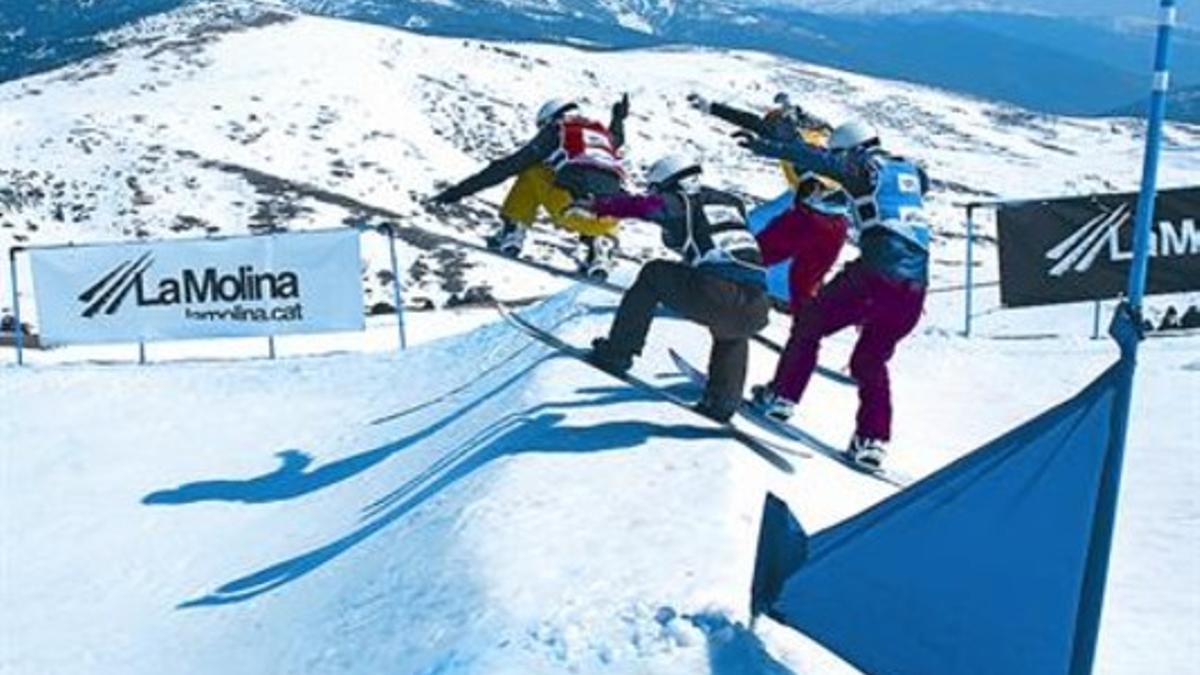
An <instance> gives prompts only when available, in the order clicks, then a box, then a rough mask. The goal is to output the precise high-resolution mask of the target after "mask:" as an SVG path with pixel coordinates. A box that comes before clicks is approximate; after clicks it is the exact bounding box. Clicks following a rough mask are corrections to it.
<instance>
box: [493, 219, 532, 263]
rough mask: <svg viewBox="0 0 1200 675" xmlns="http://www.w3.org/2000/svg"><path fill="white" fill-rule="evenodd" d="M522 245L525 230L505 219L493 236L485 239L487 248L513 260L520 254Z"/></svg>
mask: <svg viewBox="0 0 1200 675" xmlns="http://www.w3.org/2000/svg"><path fill="white" fill-rule="evenodd" d="M524 244H525V228H524V227H522V226H520V225H518V224H516V223H514V222H512V221H511V220H507V219H506V220H504V222H503V224H502V225H501V226H500V229H499V230H497V231H496V233H495V234H493V235H491V236H490V237H488V238H487V247H488V248H490V249H492V250H493V251H499V252H500V253H503V254H504V255H507V256H511V257H513V258H515V257H517V256H518V255H520V254H521V247H522V246H523V245H524Z"/></svg>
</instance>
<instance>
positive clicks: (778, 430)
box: [670, 349, 913, 488]
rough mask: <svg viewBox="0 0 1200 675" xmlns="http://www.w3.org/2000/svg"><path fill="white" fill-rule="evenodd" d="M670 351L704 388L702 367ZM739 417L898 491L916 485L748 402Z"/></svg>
mask: <svg viewBox="0 0 1200 675" xmlns="http://www.w3.org/2000/svg"><path fill="white" fill-rule="evenodd" d="M670 352H671V360H672V361H674V362H675V367H676V368H678V369H679V372H680V373H681V374H683V376H684V377H686V378H688V379H689V380H691V382H692V383H693V384H695V385H696V386H697V387H700V388H703V387H704V386H705V385H707V384H708V377H707V376H706V375H705V374H704V373H703V372H702V371H701V370H700V369H699V368H697V367H696V366H694V365H692V364H691V363H689V362H688V360H687V359H685V358H683V356H681V355H680V354H679V353H678V352H676V351H675V350H674V349H672V350H670ZM738 414H739V415H741V416H742V417H743V418H745V419H746V420H748V421H750V422H752V423H754V424H755V425H757V426H758V427H759V428H761V429H763V430H765V431H769V432H771V433H774V434H778V435H779V436H783V437H784V438H790V439H792V440H794V441H798V442H800V443H801V444H803V445H804V446H806V447H809V448H812V449H813V450H815V451H817V452H818V453H820V454H822V455H824V456H826V457H828V458H829V459H832V460H834V461H835V462H837V463H839V464H841V465H842V466H844V467H846V468H848V469H851V470H853V471H856V472H858V473H861V474H864V475H866V476H870V477H872V478H875V479H877V480H881V481H883V482H885V483H888V484H890V485H893V486H895V487H898V488H906V487H908V486H909V485H911V484H912V483H913V480H912V478H911V477H909V476H906V475H904V474H902V473H898V472H895V471H892V470H890V469H886V468H883V467H880V468H878V469H871V468H869V467H865V466H862V465H861V464H859V463H857V462H855V461H854V460H852V459H850V457H849V455H847V454H846V451H845V450H842V449H840V448H836V447H834V446H832V445H830V444H828V443H826V442H824V441H822V440H821V439H819V438H817V437H816V436H813V435H812V434H810V433H808V432H807V431H804V430H803V429H801V428H799V427H797V426H795V425H793V424H786V423H783V422H779V421H777V420H774V419H771V418H770V417H767V416H766V415H763V414H762V413H760V412H758V410H757V409H755V407H754V405H753V404H752V403H751V402H750V401H748V400H744V399H743V400H742V404H741V405H740V406H738Z"/></svg>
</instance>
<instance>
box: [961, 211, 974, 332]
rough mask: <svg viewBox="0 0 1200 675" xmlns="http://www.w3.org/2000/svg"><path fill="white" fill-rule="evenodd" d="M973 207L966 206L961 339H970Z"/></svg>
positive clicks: (972, 282) (972, 285) (972, 278)
mask: <svg viewBox="0 0 1200 675" xmlns="http://www.w3.org/2000/svg"><path fill="white" fill-rule="evenodd" d="M974 244H975V205H974V204H967V278H966V280H965V282H964V283H963V286H964V299H963V304H964V305H965V307H966V309H965V310H964V312H963V337H971V311H972V309H973V308H972V307H971V300H972V296H973V291H974V290H975V289H974V283H975V255H974V253H975V249H974Z"/></svg>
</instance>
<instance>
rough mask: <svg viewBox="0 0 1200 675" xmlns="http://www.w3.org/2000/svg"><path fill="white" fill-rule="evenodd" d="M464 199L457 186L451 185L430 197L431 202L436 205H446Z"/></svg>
mask: <svg viewBox="0 0 1200 675" xmlns="http://www.w3.org/2000/svg"><path fill="white" fill-rule="evenodd" d="M460 199H462V195H461V194H460V193H459V192H458V189H457V188H456V187H449V188H446V189H445V190H442V191H441V192H439V193H437V194H436V195H434V196H432V197H430V198H429V203H430V204H433V205H435V206H446V205H447V204H453V203H455V202H457V201H458V200H460Z"/></svg>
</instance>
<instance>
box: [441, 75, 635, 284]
mask: <svg viewBox="0 0 1200 675" xmlns="http://www.w3.org/2000/svg"><path fill="white" fill-rule="evenodd" d="M628 114H629V96H628V95H625V96H623V97H622V98H621V100H620V101H618V102H617V103H615V104H614V105H613V106H612V118H611V120H610V122H609V125H608V126H607V127H606V126H604V125H603V124H601V123H599V122H596V121H593V120H591V119H588V118H586V117H584V116H582V115H580V114H579V105H578V104H577V103H576V102H575V101H571V100H565V99H557V98H556V99H551V100H549V101H547V102H546V103H545V104H544V105H542V107H541V108H540V109H539V110H538V112H537V117H536V119H535V122H536V124H537V128H538V132H537V135H536V136H534V137H533V139H532V140H530V141H529V142H528V143H526V144H525V145H524V146H522V147H521V148H520V149H518V150H517V151H515V152H513V153H512V154H510V155H508V156H507V157H504V158H501V159H498V160H495V161H493V162H491V163H490V164H488V166H487V167H485V168H484V169H483V170H482V171H480V172H479V173H477V174H475V175H473V176H470V177H469V178H466V179H465V180H463V181H461V182H460V183H458V184H456V185H453V186H451V187H449V188H446V189H445V190H443V191H441V192H440V193H438V194H437V195H435V196H434V197H433V198H432V201H433V202H434V203H435V204H452V203H454V202H457V201H459V200H460V199H462V198H464V197H466V196H468V195H471V194H474V193H476V192H479V191H480V190H484V189H487V188H489V187H492V186H493V185H497V184H499V183H501V182H503V181H505V180H507V179H508V178H510V177H512V176H516V177H517V180H516V182H515V183H514V184H513V186H512V188H511V189H510V190H509V193H508V197H507V198H505V200H504V204H503V205H502V206H501V207H500V220H501V227H500V229H499V230H498V231H497V232H496V233H495V234H494V235H492V236H491V237H489V238H488V241H487V244H488V247H489V248H493V249H496V250H498V251H500V252H502V253H504V254H506V255H511V256H516V255H518V254H519V253H520V252H521V247H522V245H523V243H524V241H525V233H526V228H528V227H529V226H530V225H532V224H533V221H534V219H535V218H537V214H538V209H539V208H542V209H545V210H546V212H547V213H548V214H549V216H550V220H551V221H552V222H553V223H554V224H555V225H557V226H559V227H562V228H564V229H566V230H570V231H572V232H576V233H578V234H579V235H580V238H581V239H582V241H583V242H584V243H585V244H586V245H587V258H586V259H585V261H584V264H583V266H582V267H583V271H584V272H585V273H586V274H588V275H589V276H594V277H598V278H604V277H607V276H608V272H609V270H610V269H611V267H612V256H613V251H614V249H615V248H616V243H617V242H616V234H617V220H616V219H613V218H595V217H592V216H590V215H589V214H585V213H579V212H568V207H570V205H571V204H572V202H573V201H578V200H581V199H586V198H588V197H591V196H597V195H611V194H617V193H619V192H620V191H621V182H622V180H623V179H624V176H625V172H624V168H623V166H622V157H621V147H622V146H623V145H624V141H625V118H626V117H627V116H628Z"/></svg>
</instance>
